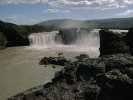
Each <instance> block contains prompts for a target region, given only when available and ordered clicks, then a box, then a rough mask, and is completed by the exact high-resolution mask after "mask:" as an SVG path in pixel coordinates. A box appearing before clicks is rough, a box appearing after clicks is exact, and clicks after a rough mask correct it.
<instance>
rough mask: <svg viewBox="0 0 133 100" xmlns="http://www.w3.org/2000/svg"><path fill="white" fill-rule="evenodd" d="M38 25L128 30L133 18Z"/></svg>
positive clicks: (41, 24)
mask: <svg viewBox="0 0 133 100" xmlns="http://www.w3.org/2000/svg"><path fill="white" fill-rule="evenodd" d="M36 25H40V26H44V27H52V28H53V29H60V28H70V27H77V28H78V27H85V28H118V29H121V28H122V29H123V28H124V29H125V28H126V29H128V28H130V27H132V26H133V17H129V18H110V19H94V20H74V19H54V20H48V21H43V22H40V23H38V24H36Z"/></svg>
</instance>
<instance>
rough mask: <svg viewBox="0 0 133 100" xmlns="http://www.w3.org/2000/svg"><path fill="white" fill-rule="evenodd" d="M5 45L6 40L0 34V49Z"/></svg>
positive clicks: (0, 33)
mask: <svg viewBox="0 0 133 100" xmlns="http://www.w3.org/2000/svg"><path fill="white" fill-rule="evenodd" d="M6 43H7V39H6V37H5V36H4V34H3V33H2V32H0V49H3V48H4V47H5V45H6Z"/></svg>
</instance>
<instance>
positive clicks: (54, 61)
mask: <svg viewBox="0 0 133 100" xmlns="http://www.w3.org/2000/svg"><path fill="white" fill-rule="evenodd" d="M39 64H40V65H50V64H51V65H60V66H65V65H67V64H69V61H68V60H67V59H65V58H64V57H49V58H47V57H44V58H43V59H42V60H41V61H40V63H39Z"/></svg>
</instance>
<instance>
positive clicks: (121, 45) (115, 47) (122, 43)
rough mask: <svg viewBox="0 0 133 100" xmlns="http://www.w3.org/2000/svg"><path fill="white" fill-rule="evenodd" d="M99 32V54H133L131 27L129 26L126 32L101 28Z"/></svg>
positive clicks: (132, 29)
mask: <svg viewBox="0 0 133 100" xmlns="http://www.w3.org/2000/svg"><path fill="white" fill-rule="evenodd" d="M99 33H100V49H99V50H100V55H110V54H118V53H128V54H133V28H130V29H129V32H128V33H117V32H113V31H109V30H101V31H100V32H99Z"/></svg>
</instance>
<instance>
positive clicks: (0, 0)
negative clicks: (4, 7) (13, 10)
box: [0, 0, 48, 4]
mask: <svg viewBox="0 0 133 100" xmlns="http://www.w3.org/2000/svg"><path fill="white" fill-rule="evenodd" d="M39 2H43V3H44V2H48V0H0V4H18V3H29V4H36V3H39Z"/></svg>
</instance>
